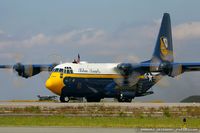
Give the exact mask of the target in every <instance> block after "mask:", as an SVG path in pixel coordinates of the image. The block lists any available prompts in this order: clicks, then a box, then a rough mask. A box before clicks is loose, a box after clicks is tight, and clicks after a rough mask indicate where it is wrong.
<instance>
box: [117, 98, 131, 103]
mask: <svg viewBox="0 0 200 133" xmlns="http://www.w3.org/2000/svg"><path fill="white" fill-rule="evenodd" d="M117 100H118V102H120V103H125V102H126V103H130V102H131V101H132V98H118V99H117Z"/></svg>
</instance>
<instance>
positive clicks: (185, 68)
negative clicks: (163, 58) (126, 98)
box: [115, 61, 200, 86]
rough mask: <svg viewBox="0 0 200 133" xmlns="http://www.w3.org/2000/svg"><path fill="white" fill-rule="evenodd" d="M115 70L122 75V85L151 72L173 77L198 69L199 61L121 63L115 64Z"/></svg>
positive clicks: (199, 67)
mask: <svg viewBox="0 0 200 133" xmlns="http://www.w3.org/2000/svg"><path fill="white" fill-rule="evenodd" d="M115 71H116V72H117V73H119V74H120V75H121V76H122V77H123V81H121V82H122V83H123V84H122V86H126V85H129V84H132V81H134V82H133V84H136V83H137V81H138V77H139V76H141V75H143V74H145V73H151V72H159V74H160V75H162V76H165V75H167V76H170V77H175V76H178V75H180V74H182V73H184V72H191V71H200V63H176V62H161V63H152V62H151V61H145V62H141V63H138V64H131V63H121V64H119V65H117V67H116V68H115Z"/></svg>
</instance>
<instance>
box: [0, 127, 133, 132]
mask: <svg viewBox="0 0 200 133" xmlns="http://www.w3.org/2000/svg"><path fill="white" fill-rule="evenodd" d="M0 132H1V133H123V132H124V133H134V132H137V129H134V128H65V127H63V128H60V127H59V128H57V127H0Z"/></svg>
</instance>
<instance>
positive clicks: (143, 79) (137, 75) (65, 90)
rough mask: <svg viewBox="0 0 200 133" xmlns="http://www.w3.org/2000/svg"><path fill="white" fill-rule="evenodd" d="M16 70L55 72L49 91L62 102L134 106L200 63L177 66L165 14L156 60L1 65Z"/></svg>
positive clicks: (22, 73)
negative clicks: (166, 78) (164, 81)
mask: <svg viewBox="0 0 200 133" xmlns="http://www.w3.org/2000/svg"><path fill="white" fill-rule="evenodd" d="M0 68H11V69H14V70H15V71H16V72H17V73H18V75H19V76H21V77H24V78H29V77H31V76H34V75H36V74H39V73H40V72H42V71H51V75H50V77H49V78H48V79H47V81H46V88H48V89H49V90H50V91H52V92H53V93H55V94H57V95H59V96H60V101H61V102H68V101H69V100H70V98H76V97H77V98H83V97H84V98H86V100H87V102H100V100H101V99H103V98H116V99H118V101H119V102H131V101H132V99H134V98H135V97H141V96H146V95H150V94H153V91H150V90H149V89H150V88H151V87H152V86H153V85H155V84H156V83H157V82H158V81H159V80H160V79H161V78H162V77H164V76H169V77H175V76H177V75H180V74H182V73H184V72H189V71H199V70H200V63H178V62H174V57H173V45H172V33H171V22H170V15H169V14H168V13H164V15H163V19H162V23H161V27H160V31H159V34H158V38H157V42H156V46H155V49H154V52H153V56H152V58H151V59H150V60H148V61H144V62H140V63H135V64H134V63H87V62H81V61H80V57H79V58H78V60H77V61H74V62H72V63H63V64H53V63H52V64H47V65H44V64H31V65H23V64H21V63H17V64H15V65H0Z"/></svg>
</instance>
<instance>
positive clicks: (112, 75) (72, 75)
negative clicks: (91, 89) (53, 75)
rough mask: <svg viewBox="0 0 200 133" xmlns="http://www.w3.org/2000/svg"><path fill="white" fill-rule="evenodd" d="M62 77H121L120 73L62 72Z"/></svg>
mask: <svg viewBox="0 0 200 133" xmlns="http://www.w3.org/2000/svg"><path fill="white" fill-rule="evenodd" d="M63 77H73V78H106V79H109V78H110V79H114V78H122V76H121V75H118V74H63Z"/></svg>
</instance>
